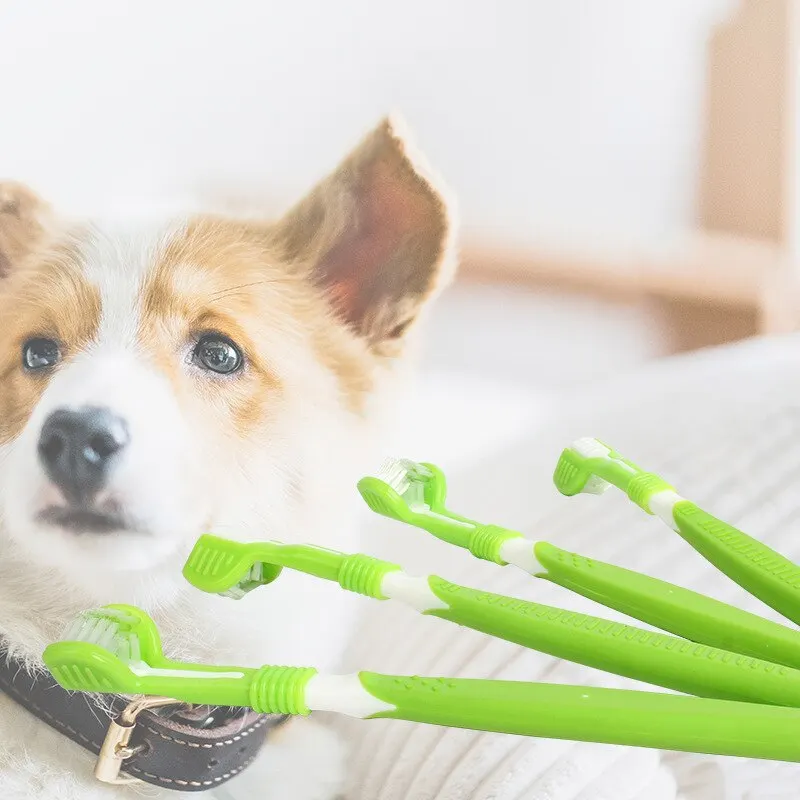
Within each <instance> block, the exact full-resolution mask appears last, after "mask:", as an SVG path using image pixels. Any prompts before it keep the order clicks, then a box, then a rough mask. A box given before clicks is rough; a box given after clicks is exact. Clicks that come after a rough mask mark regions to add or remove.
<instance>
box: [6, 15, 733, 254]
mask: <svg viewBox="0 0 800 800" xmlns="http://www.w3.org/2000/svg"><path fill="white" fill-rule="evenodd" d="M721 5H725V0H495V2H485V0H449V1H448V0H405V2H403V3H398V2H396V0H395V2H385V1H384V0H341V1H340V2H331V0H291V2H289V0H282V1H281V2H270V1H267V2H264V1H263V0H261V1H259V0H226V2H201V0H194V1H193V2H192V0H160V1H159V2H155V0H136V1H134V0H113V1H111V2H110V1H109V0H72V2H69V3H64V2H62V0H16V1H15V2H5V3H2V4H0V89H2V91H1V92H0V103H1V104H0V109H1V110H2V116H1V117H0V175H5V176H12V177H17V178H22V179H25V180H27V181H29V182H31V183H32V184H34V185H36V186H37V187H39V188H40V189H41V190H42V191H43V192H45V193H47V194H49V195H50V196H51V197H53V198H55V199H57V200H59V201H61V202H64V203H70V204H72V205H81V206H96V205H104V204H105V203H107V202H112V201H114V202H118V201H120V200H124V199H125V198H126V196H142V195H143V196H145V197H150V196H153V197H155V196H162V197H163V196H165V195H168V194H172V193H175V192H177V191H182V190H187V189H196V188H208V187H209V186H216V185H222V186H230V185H235V186H237V187H240V188H243V189H244V190H246V191H248V192H251V193H257V194H261V195H263V196H265V197H267V198H269V200H270V202H271V203H277V204H283V203H286V202H288V201H290V200H291V199H293V198H295V197H296V196H297V195H298V194H300V193H301V192H302V190H303V189H304V188H305V187H306V186H307V185H308V184H310V183H311V182H312V181H313V180H314V179H315V178H317V177H318V176H319V175H320V174H321V173H322V172H323V171H325V170H327V169H328V168H330V167H331V166H333V164H334V163H335V161H336V159H337V158H338V157H339V156H340V155H341V154H342V152H343V151H344V150H345V149H346V148H347V147H349V146H350V145H351V144H352V142H353V141H354V140H355V139H356V138H357V137H358V136H359V135H360V134H361V132H363V130H364V129H365V128H366V127H367V126H369V125H370V124H372V123H373V122H374V121H375V120H376V119H377V117H378V116H379V115H380V114H381V113H382V112H384V111H385V110H386V109H389V108H398V109H400V110H401V111H403V112H404V114H405V115H406V117H407V118H408V119H409V121H410V123H411V125H412V127H414V128H415V129H416V131H417V134H418V139H419V140H420V142H421V144H422V145H423V146H424V147H425V148H426V149H427V150H428V152H429V155H430V156H431V158H432V160H433V161H434V162H435V163H436V165H437V166H438V168H439V169H440V171H441V172H443V173H444V175H445V176H446V178H447V179H448V180H449V182H450V183H451V184H452V185H453V187H454V188H455V189H456V190H457V192H458V193H459V195H460V197H461V205H462V212H463V217H464V220H465V222H466V223H467V226H468V227H470V228H473V229H475V230H477V231H479V232H481V233H483V234H484V235H492V236H500V235H502V236H504V237H506V238H508V239H513V240H517V241H521V242H524V241H533V240H536V239H542V238H550V237H570V238H573V239H581V238H586V237H596V236H604V237H615V236H618V235H623V234H629V233H632V232H637V233H642V234H650V233H654V232H655V233H660V232H664V231H667V232H669V231H673V230H675V229H676V228H680V227H682V226H684V225H686V224H687V223H688V222H689V221H690V220H691V217H692V214H693V181H694V171H695V162H696V154H697V142H698V136H699V123H700V114H699V108H700V103H701V99H702V87H701V80H700V79H701V75H702V70H703V62H702V59H703V40H704V37H705V35H706V33H707V30H708V26H709V24H710V21H711V19H712V18H713V16H714V14H716V13H718V10H719V7H720V6H721Z"/></svg>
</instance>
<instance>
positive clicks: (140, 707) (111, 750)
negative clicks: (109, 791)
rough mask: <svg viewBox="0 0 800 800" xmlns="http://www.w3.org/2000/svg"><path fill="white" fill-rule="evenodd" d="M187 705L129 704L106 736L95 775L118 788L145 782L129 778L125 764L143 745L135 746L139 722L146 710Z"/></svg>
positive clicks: (153, 700)
mask: <svg viewBox="0 0 800 800" xmlns="http://www.w3.org/2000/svg"><path fill="white" fill-rule="evenodd" d="M174 705H178V706H185V705H186V704H185V703H182V702H180V700H173V699H172V698H171V697H147V696H142V697H135V698H134V699H133V700H131V702H130V703H128V705H127V706H125V708H124V709H123V710H122V712H121V713H120V714H119V716H117V717H116V719H112V720H111V722H110V723H109V726H108V730H107V731H106V737H105V739H104V740H103V744H102V746H101V748H100V753H99V755H98V756H97V762H96V763H95V765H94V776H95V778H97V780H98V781H100V782H101V783H110V784H113V785H115V786H122V785H127V784H139V783H142V781H140V780H139V779H138V778H133V777H131V776H130V775H126V774H125V773H124V772H123V771H122V767H123V765H124V762H125V761H126V760H127V759H129V758H132V757H133V756H135V755H136V754H137V753H138V752H140V750H141V746H138V747H137V746H133V747H132V746H131V744H130V741H131V736H132V735H133V731H134V729H135V728H136V720H137V719H138V717H139V715H140V714H141V713H142V712H143V711H148V710H150V709H153V708H163V707H164V706H174Z"/></svg>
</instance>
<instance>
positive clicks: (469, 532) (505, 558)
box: [358, 457, 800, 669]
mask: <svg viewBox="0 0 800 800" xmlns="http://www.w3.org/2000/svg"><path fill="white" fill-rule="evenodd" d="M562 458H563V457H562ZM569 474H570V473H569V472H568V470H567V469H566V467H564V468H562V469H559V470H557V471H556V483H557V485H559V488H562V487H563V488H564V490H567V489H569V487H570V486H573V487H575V486H576V485H577V484H576V483H575V484H569V483H567V482H565V480H564V479H559V475H562V476H564V478H567V476H568V475H569ZM585 477H586V483H585V487H584V490H585V491H590V490H592V489H594V488H599V486H600V484H599V482H597V481H592V480H591V474H590V473H588V472H586V476H585ZM358 489H359V492H360V493H361V495H362V497H363V498H364V500H365V501H366V503H367V505H368V506H369V507H370V508H371V509H372V510H373V511H375V512H377V513H379V514H382V515H383V516H386V517H390V518H391V519H395V520H399V521H400V522H405V523H408V524H410V525H413V526H415V527H418V528H422V529H423V530H425V531H428V532H429V533H431V534H433V535H434V536H435V537H437V538H438V539H441V540H442V541H445V542H448V543H450V544H453V545H456V546H458V547H462V548H464V549H466V550H469V551H470V552H471V553H472V554H473V555H474V556H476V557H478V558H482V559H485V560H487V561H492V562H494V563H496V564H500V565H501V566H505V565H506V564H513V565H514V566H516V567H518V568H520V569H522V570H523V571H524V572H527V573H529V574H531V575H533V576H535V577H538V578H545V579H547V580H549V581H552V582H553V583H557V584H559V585H561V586H563V587H565V588H567V589H570V590H571V591H573V592H576V593H577V594H581V595H583V596H584V597H588V598H589V599H591V600H594V601H595V602H598V603H601V604H602V605H604V606H607V607H609V608H613V609H615V610H617V611H620V612H622V613H623V614H626V615H628V616H629V617H633V618H634V619H638V620H641V621H642V622H646V623H647V624H649V625H653V626H655V627H657V628H660V629H661V630H665V631H669V632H670V633H673V634H675V635H676V636H681V637H683V638H685V639H689V640H691V641H693V642H702V643H703V644H707V645H709V646H712V647H718V648H720V649H722V650H729V651H733V652H736V653H741V654H743V655H747V656H751V657H753V658H762V659H766V660H768V661H772V662H776V663H779V664H784V665H786V666H790V667H794V668H796V669H800V632H798V631H795V630H792V629H791V628H788V627H786V626H784V625H780V624H779V623H777V622H773V621H771V620H766V619H762V618H761V617H759V616H757V615H756V614H751V613H749V612H747V611H743V610H742V609H739V608H736V607H735V606H731V605H728V604H727V603H723V602H721V601H719V600H714V599H713V598H710V597H706V596H705V595H703V594H700V593H699V592H693V591H691V590H689V589H684V588H683V587H680V586H676V585H675V584H672V583H667V582H666V581H662V580H659V579H657V578H652V577H650V576H648V575H643V574H641V573H639V572H634V571H633V570H629V569H624V568H623V567H617V566H614V565H613V564H607V563H604V562H602V561H595V560H594V559H589V558H586V557H584V556H581V555H578V554H577V553H571V552H569V551H567V550H562V549H561V548H560V547H556V546H555V545H552V544H550V543H548V542H536V541H532V540H531V539H527V538H526V537H524V536H523V535H522V534H521V533H519V532H517V531H513V530H509V529H507V528H502V527H499V526H496V525H482V524H480V523H478V522H475V521H474V520H471V519H468V518H466V517H462V516H460V515H458V514H455V513H453V512H452V511H449V510H448V509H447V507H446V504H445V503H446V496H447V487H446V479H445V476H444V474H443V473H442V471H441V470H440V469H438V468H437V467H435V466H433V465H432V464H419V463H417V462H414V461H408V460H399V459H390V460H387V461H386V462H384V464H383V466H382V467H381V469H380V471H379V472H378V474H377V475H375V476H369V477H366V478H362V479H361V480H360V481H359V483H358ZM577 490H578V489H577V488H576V489H575V491H577Z"/></svg>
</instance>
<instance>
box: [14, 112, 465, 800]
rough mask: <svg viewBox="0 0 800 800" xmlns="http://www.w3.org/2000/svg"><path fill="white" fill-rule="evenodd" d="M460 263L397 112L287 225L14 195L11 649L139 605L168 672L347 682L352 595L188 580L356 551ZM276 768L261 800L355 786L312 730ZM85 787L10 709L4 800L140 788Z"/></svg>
mask: <svg viewBox="0 0 800 800" xmlns="http://www.w3.org/2000/svg"><path fill="white" fill-rule="evenodd" d="M454 268H455V251H454V223H453V212H452V203H451V201H450V199H449V197H448V194H447V192H446V190H445V189H444V188H443V187H442V185H441V183H440V181H439V180H438V179H437V178H436V177H435V176H434V175H433V173H432V172H431V170H430V169H429V167H428V166H427V164H426V162H425V161H424V159H423V158H422V156H421V155H420V154H419V153H418V152H417V151H416V149H415V148H414V147H413V146H412V145H411V144H410V142H409V140H408V137H407V134H406V133H405V131H404V128H403V126H402V124H401V123H399V122H398V121H397V120H396V119H393V118H387V119H385V120H384V121H383V122H381V124H380V125H378V126H377V127H376V128H375V129H374V130H373V131H372V132H371V133H370V134H369V135H367V136H366V138H364V139H363V140H362V142H361V143H360V144H359V145H358V146H357V147H356V148H355V149H354V150H353V152H352V153H351V154H350V155H349V156H348V157H347V158H346V159H345V160H344V161H343V162H342V163H341V164H340V166H339V167H338V168H337V169H335V170H334V171H333V172H332V173H331V174H330V175H329V176H328V177H326V178H325V179H323V180H322V181H321V182H320V183H319V184H318V185H317V186H316V188H314V189H313V191H311V192H310V193H309V194H308V195H307V196H306V197H305V198H304V199H302V200H301V201H300V202H299V203H297V204H296V205H295V206H294V207H293V208H292V209H291V210H289V211H288V213H286V214H285V215H284V216H283V217H282V218H280V219H278V221H277V222H275V221H264V220H260V219H257V218H248V219H239V218H234V217H230V216H227V215H225V214H209V213H205V212H203V213H196V214H190V215H186V216H183V217H181V218H178V219H169V220H151V219H147V218H138V217H136V218H130V219H123V220H117V221H114V220H111V221H109V220H102V221H93V222H83V221H81V220H77V221H76V220H71V219H67V218H65V217H63V216H61V215H60V214H59V213H58V212H57V211H56V210H54V209H52V208H51V207H50V206H49V205H48V204H47V203H46V202H45V201H44V200H43V199H41V198H40V197H38V196H37V195H36V194H35V193H33V192H32V191H31V190H30V189H28V188H27V187H25V186H24V185H20V184H15V183H2V184H0V320H1V321H2V328H3V331H2V343H1V344H0V548H1V550H0V634H2V636H3V637H4V640H5V642H6V645H5V646H6V648H7V649H8V652H9V654H10V655H12V656H13V657H15V658H22V659H24V663H25V664H26V665H27V667H28V668H29V669H31V670H35V669H38V668H40V666H41V662H40V657H41V653H42V650H43V648H44V647H45V646H46V645H47V644H48V643H49V642H51V641H54V640H56V639H57V638H58V637H59V636H60V635H61V634H62V632H63V629H64V628H65V626H66V625H67V624H68V622H69V621H70V620H71V619H72V618H74V617H75V615H76V614H77V613H78V612H80V611H82V610H84V609H86V608H90V607H93V606H97V605H101V604H105V603H110V602H123V603H132V604H135V605H138V606H140V607H142V608H144V609H145V610H147V611H148V612H149V613H151V614H152V615H153V616H154V618H155V620H156V622H157V624H158V625H159V627H160V629H161V631H162V634H163V638H164V642H165V650H166V652H167V654H168V655H170V656H172V657H175V658H179V659H187V660H195V661H199V662H202V663H231V664H241V665H245V666H248V665H250V666H256V665H260V664H263V663H286V664H297V665H310V666H314V667H317V668H318V669H320V670H331V669H335V667H336V664H337V662H338V660H339V658H340V656H341V655H342V652H343V648H344V647H345V644H346V641H347V635H348V632H349V630H350V628H351V626H352V621H353V612H354V609H353V604H352V602H350V601H349V599H348V596H347V595H345V593H344V592H342V591H341V590H339V589H338V587H335V586H332V585H330V584H324V583H322V582H319V581H314V580H313V579H307V578H305V577H304V576H301V575H294V574H285V575H283V576H281V577H280V578H279V580H278V581H277V582H276V583H275V584H274V585H273V586H270V587H268V588H265V589H262V590H260V591H259V592H255V593H253V594H252V595H250V596H249V597H248V598H247V599H246V600H245V601H243V602H242V603H234V602H232V601H228V600H224V599H221V598H217V597H212V596H208V595H204V594H201V593H200V592H197V591H194V590H192V589H191V588H190V587H188V585H186V584H185V583H184V582H183V581H182V579H181V567H182V564H183V561H184V560H185V558H186V556H187V554H188V552H189V551H190V549H191V547H192V545H193V543H194V541H195V540H196V538H197V537H198V535H200V534H201V533H203V532H207V531H213V532H216V533H219V534H221V535H225V536H230V537H233V538H237V539H241V540H255V539H264V538H271V539H279V540H283V541H311V542H314V543H318V544H321V545H325V546H328V547H334V548H338V549H342V550H347V551H352V550H354V549H358V537H357V532H356V526H355V524H354V522H353V518H352V515H353V512H354V509H355V507H356V492H355V488H354V485H355V482H356V480H357V479H358V477H360V475H362V474H364V472H367V471H370V468H372V467H374V465H375V460H374V459H375V457H376V456H377V450H378V448H379V442H380V441H381V439H380V433H381V431H382V430H384V429H385V423H386V419H387V415H389V414H391V408H392V401H393V400H394V399H395V398H396V397H397V396H398V394H397V393H398V392H399V391H401V389H402V385H403V383H404V378H403V374H404V372H405V370H406V367H407V364H408V354H409V352H410V351H413V347H412V342H413V340H414V332H415V331H416V329H417V327H418V326H417V322H418V321H419V320H420V319H421V318H422V316H424V312H425V310H426V309H427V308H428V307H429V306H430V302H431V300H433V298H434V297H435V296H436V295H437V294H438V293H439V291H440V290H441V289H442V288H443V287H444V286H445V285H446V284H447V282H448V281H449V280H450V278H451V276H452V274H453V271H454ZM356 602H357V601H356ZM315 725H316V727H314V726H315ZM260 760H261V762H262V763H261V764H260V765H259V764H257V765H256V766H255V767H253V769H262V771H263V774H265V775H267V776H268V778H269V779H268V780H266V781H265V783H264V785H263V787H262V793H261V794H260V795H259V796H260V798H261V799H262V800H269V798H281V800H284V798H289V797H291V798H292V800H329V799H330V798H331V797H333V796H334V795H335V794H336V792H337V790H338V783H339V781H340V780H341V778H342V769H343V753H342V748H341V746H340V744H339V743H338V742H337V741H336V740H335V738H334V737H333V735H332V734H329V733H328V732H327V731H323V730H322V729H321V728H319V724H318V723H314V722H312V721H310V720H305V719H299V720H292V721H290V722H289V723H288V724H287V725H286V726H284V727H282V728H281V729H279V730H278V731H277V732H276V735H275V740H274V741H272V740H269V741H268V742H267V744H266V745H265V747H264V749H263V751H262V754H261V756H260ZM91 769H92V757H91V756H90V755H89V754H88V753H86V752H85V751H84V750H83V749H82V748H80V747H78V746H77V745H74V744H73V743H72V742H71V741H69V740H67V739H66V738H64V737H62V736H60V734H58V733H56V732H55V731H53V730H52V729H51V728H50V727H48V726H46V725H44V724H43V723H41V722H39V721H38V720H36V719H35V718H34V717H33V716H31V715H30V714H28V713H27V712H26V711H24V710H22V709H21V708H20V707H19V706H18V705H17V704H15V703H14V702H13V701H12V700H11V699H9V698H8V697H7V696H5V695H0V794H1V795H2V797H3V800H29V798H34V797H35V798H37V800H72V799H73V798H74V799H75V800H78V798H80V799H81V800H99V799H100V798H106V797H109V798H118V797H120V796H123V795H125V793H126V792H128V791H130V790H128V789H123V788H117V787H107V786H104V785H103V784H100V783H99V782H96V781H95V780H94V779H93V778H92V776H91ZM166 794H172V795H173V796H174V793H166Z"/></svg>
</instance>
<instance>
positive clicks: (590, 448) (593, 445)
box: [571, 436, 611, 458]
mask: <svg viewBox="0 0 800 800" xmlns="http://www.w3.org/2000/svg"><path fill="white" fill-rule="evenodd" d="M571 447H572V449H573V450H574V451H575V452H576V453H578V454H579V455H582V456H583V457H584V458H608V457H609V456H610V454H611V451H610V450H609V449H608V448H607V447H606V446H605V445H604V444H603V443H602V442H599V441H598V440H597V439H593V438H592V437H590V436H586V437H584V438H582V439H576V440H575V441H574V442H573V443H572V445H571Z"/></svg>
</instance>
